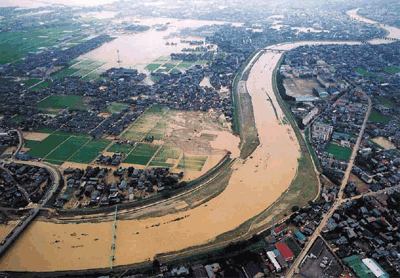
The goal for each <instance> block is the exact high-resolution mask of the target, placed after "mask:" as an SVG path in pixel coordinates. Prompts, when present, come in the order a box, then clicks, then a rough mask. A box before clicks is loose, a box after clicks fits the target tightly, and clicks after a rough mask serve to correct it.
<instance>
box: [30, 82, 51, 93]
mask: <svg viewBox="0 0 400 278" xmlns="http://www.w3.org/2000/svg"><path fill="white" fill-rule="evenodd" d="M51 84H52V82H51V81H43V82H41V83H39V84H37V85H35V87H32V89H31V90H33V91H39V90H40V89H43V88H47V87H49V86H50V85H51Z"/></svg>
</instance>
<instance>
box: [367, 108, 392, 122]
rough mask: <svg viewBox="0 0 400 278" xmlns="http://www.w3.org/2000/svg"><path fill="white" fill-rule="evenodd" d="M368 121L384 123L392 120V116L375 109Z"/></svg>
mask: <svg viewBox="0 0 400 278" xmlns="http://www.w3.org/2000/svg"><path fill="white" fill-rule="evenodd" d="M368 121H370V122H375V123H382V122H388V121H390V118H388V117H385V116H383V115H381V114H380V113H379V112H378V111H376V110H375V109H373V110H372V112H371V115H370V116H369V118H368Z"/></svg>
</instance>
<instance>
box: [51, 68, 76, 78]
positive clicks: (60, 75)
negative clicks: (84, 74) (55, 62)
mask: <svg viewBox="0 0 400 278" xmlns="http://www.w3.org/2000/svg"><path fill="white" fill-rule="evenodd" d="M78 70H79V69H74V68H69V69H66V70H64V71H62V72H60V73H57V74H55V75H54V76H52V77H53V79H60V78H64V77H67V76H70V75H72V74H74V73H75V72H77V71H78Z"/></svg>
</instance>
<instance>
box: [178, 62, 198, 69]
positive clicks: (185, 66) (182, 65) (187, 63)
mask: <svg viewBox="0 0 400 278" xmlns="http://www.w3.org/2000/svg"><path fill="white" fill-rule="evenodd" d="M195 62H196V61H190V62H189V61H188V62H182V63H180V64H179V65H178V67H179V68H183V69H185V70H187V69H189V68H190V67H191V66H192V65H193V64H194V63H195Z"/></svg>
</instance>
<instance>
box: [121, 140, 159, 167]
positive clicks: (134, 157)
mask: <svg viewBox="0 0 400 278" xmlns="http://www.w3.org/2000/svg"><path fill="white" fill-rule="evenodd" d="M159 148H160V146H157V145H151V144H145V143H138V144H137V145H136V146H135V148H134V149H133V150H132V151H131V153H130V154H129V155H128V156H127V158H126V159H125V163H129V164H138V165H147V163H149V161H150V160H151V158H152V157H153V156H154V154H155V153H156V152H157V151H158V149H159Z"/></svg>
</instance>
